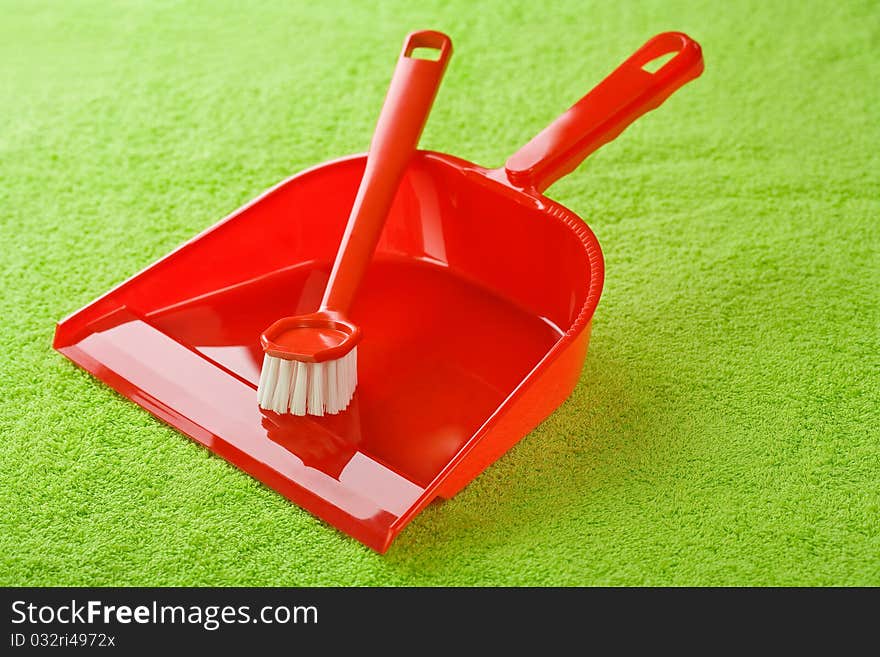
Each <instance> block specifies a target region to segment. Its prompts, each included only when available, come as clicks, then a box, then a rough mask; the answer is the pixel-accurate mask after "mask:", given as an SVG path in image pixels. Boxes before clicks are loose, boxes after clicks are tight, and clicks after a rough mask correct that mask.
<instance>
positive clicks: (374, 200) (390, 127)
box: [260, 30, 452, 362]
mask: <svg viewBox="0 0 880 657" xmlns="http://www.w3.org/2000/svg"><path fill="white" fill-rule="evenodd" d="M417 48H430V49H434V50H437V51H438V55H437V59H436V60H431V59H421V58H415V57H413V54H414V51H415V50H416V49H417ZM451 56H452V41H451V40H450V38H449V37H448V36H446V35H445V34H443V33H442V32H435V31H431V30H424V31H420V32H412V33H411V34H409V35H407V37H406V39H404V41H403V50H401V52H400V57H398V60H397V65H396V66H395V68H394V74H393V75H392V76H391V85H390V86H389V88H388V93H387V94H386V95H385V102H384V103H383V104H382V111H381V112H380V114H379V120H378V121H377V122H376V129H375V131H374V132H373V139H372V141H371V143H370V151H369V153H367V163H366V165H365V167H364V174H363V177H362V178H361V183H360V186H359V187H358V191H357V194H356V195H355V198H354V204H353V205H352V208H351V212H350V213H349V216H348V222H347V223H346V225H345V231H344V232H343V234H342V242H341V243H340V245H339V250H338V251H337V253H336V259H335V260H334V262H333V267H332V269H331V270H330V278H329V280H328V281H327V288H326V289H325V290H324V297H323V299H322V300H321V307H320V309H319V312H315V313H308V314H307V315H298V316H296V317H285V318H282V319H279V320H277V321H276V322H274V323H273V324H272V326H270V327H269V328H268V329H267V330H266V331H265V332H264V333H263V335H262V336H261V338H260V341H261V343H262V345H263V349H264V350H265V351H266V353H267V354H269V355H270V356H274V357H276V358H286V359H288V360H294V359H295V360H299V361H308V362H322V361H326V360H331V359H338V358H340V357H342V356H344V355H345V354H346V353H348V352H349V351H351V349H352V348H353V347H354V346H355V345H357V343H358V342H359V341H360V330H359V329H358V328H357V327H356V326H354V325H352V324H351V322H349V321H348V320H347V319H346V316H347V313H348V310H349V308H350V306H351V303H352V301H353V300H354V296H355V294H356V293H357V290H358V288H359V287H360V285H361V281H362V280H363V277H364V273H365V272H366V270H367V267H368V266H369V264H370V261H371V260H372V259H373V253H374V251H375V249H376V243H377V242H378V241H379V236H380V235H381V234H382V228H383V226H384V225H385V219H386V217H387V216H388V210H389V209H390V208H391V202H392V201H393V200H394V196H395V194H396V193H397V189H398V187H399V186H400V180H401V178H402V177H403V174H404V172H405V171H406V168H407V166H408V165H409V161H410V159H412V157H413V155H414V154H415V152H416V146H418V143H419V137H421V134H422V130H423V129H424V127H425V123H426V122H427V120H428V115H429V114H430V112H431V106H432V105H433V104H434V98H435V97H436V96H437V91H438V89H439V88H440V81H441V80H442V79H443V73H444V72H445V71H446V66H447V64H448V63H449V58H450V57H451Z"/></svg>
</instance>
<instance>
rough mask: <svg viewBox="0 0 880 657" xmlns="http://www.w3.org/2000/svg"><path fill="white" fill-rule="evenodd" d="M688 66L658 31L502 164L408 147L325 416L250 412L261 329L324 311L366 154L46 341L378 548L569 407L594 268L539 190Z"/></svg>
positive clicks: (246, 215)
mask: <svg viewBox="0 0 880 657" xmlns="http://www.w3.org/2000/svg"><path fill="white" fill-rule="evenodd" d="M670 53H674V56H673V57H672V59H670V60H669V61H668V62H667V63H666V64H664V65H663V66H662V67H661V68H660V69H659V70H657V71H655V72H653V73H651V72H648V70H646V66H647V65H648V64H649V63H650V62H653V61H654V60H656V59H657V58H659V57H661V56H663V55H668V54H670ZM702 68H703V64H702V58H701V54H700V48H699V46H698V45H697V43H696V42H694V41H692V40H691V39H690V38H688V37H687V36H685V35H684V34H680V33H666V34H661V35H659V36H657V37H654V38H653V39H651V40H650V41H649V42H648V43H647V44H645V45H644V46H643V47H642V48H640V49H639V50H638V51H637V52H636V53H635V54H634V55H633V56H632V57H630V58H629V59H628V60H626V62H624V63H623V64H622V65H621V66H620V67H619V68H618V69H617V70H616V71H614V73H612V74H611V75H610V76H609V77H608V78H606V79H605V80H604V81H603V82H602V83H601V84H600V85H599V86H598V87H596V88H595V89H594V90H593V91H591V92H590V93H589V94H587V95H586V96H585V97H584V98H582V99H581V100H580V101H579V102H578V103H577V104H575V105H574V106H573V107H572V108H571V109H569V110H568V111H567V112H566V113H565V114H563V115H562V116H561V117H560V118H559V119H557V120H556V121H555V122H554V123H553V124H552V125H551V126H549V127H548V128H547V129H546V130H544V131H543V132H541V133H540V134H539V135H538V136H537V137H535V138H534V139H533V140H532V141H531V142H529V143H528V144H527V145H526V146H524V147H523V148H522V149H520V150H519V151H518V152H517V153H515V154H514V155H513V156H512V157H511V158H510V159H509V160H508V161H507V164H506V166H505V167H503V168H500V169H492V170H489V169H484V168H482V167H479V166H477V165H474V164H471V163H469V162H465V161H463V160H460V159H457V158H455V157H451V156H449V155H444V154H441V153H433V152H426V151H419V152H418V154H417V155H416V156H415V157H414V158H413V160H412V161H411V163H410V166H409V168H408V170H407V172H406V174H405V177H404V179H403V182H402V184H401V187H400V189H399V191H398V194H397V197H396V199H395V202H394V205H393V207H392V210H391V213H390V215H389V217H388V220H387V223H386V226H385V229H384V233H383V234H382V238H381V240H380V242H379V246H378V248H377V250H376V254H375V257H374V260H373V262H372V264H371V266H370V269H369V270H368V273H367V275H366V279H365V280H364V282H363V285H362V288H361V291H360V293H359V296H358V298H357V300H356V301H355V303H354V306H353V307H352V309H351V318H352V320H353V321H354V322H356V323H357V324H358V325H359V326H360V327H361V328H362V330H363V341H362V342H361V345H360V347H359V359H360V360H359V381H360V382H359V385H358V390H357V393H356V394H355V398H354V400H353V402H352V405H351V406H350V407H349V409H348V410H346V411H344V412H342V413H339V414H338V415H335V416H327V417H313V416H306V417H297V416H290V415H287V416H279V415H276V414H274V413H261V411H260V409H259V408H258V406H257V401H256V387H257V382H258V380H259V377H260V364H261V361H262V357H263V353H262V349H261V346H260V341H259V338H260V333H261V331H262V330H263V329H264V328H265V327H266V326H268V325H269V324H271V323H272V321H274V320H275V319H277V318H279V317H284V316H286V315H292V314H299V313H304V312H309V311H311V310H314V309H315V308H316V307H317V305H318V302H319V301H320V298H321V294H322V292H323V290H324V286H325V283H326V282H327V277H328V274H329V269H330V264H331V262H332V260H333V256H334V254H335V252H336V249H337V247H338V245H339V240H340V238H341V235H342V231H343V228H344V225H345V222H346V218H347V216H348V212H349V209H350V208H351V205H352V202H353V200H354V194H355V191H356V190H357V187H358V183H359V181H360V178H361V174H362V172H363V168H364V162H365V157H364V156H362V155H357V156H352V157H348V158H344V159H341V160H336V161H334V162H330V163H327V164H324V165H321V166H319V167H315V168H313V169H309V170H307V171H304V172H302V173H300V174H298V175H296V176H294V177H292V178H290V179H288V180H286V181H284V182H282V183H281V184H280V185H278V186H277V187H275V188H273V189H271V190H270V191H268V192H266V193H265V194H264V195H263V196H261V197H259V198H258V199H256V200H255V201H253V202H252V203H250V204H248V205H246V206H245V207H243V208H241V209H239V210H237V211H236V212H234V213H233V214H232V215H230V216H229V217H227V218H226V219H224V220H223V221H221V222H220V223H218V224H217V225H215V226H213V227H212V228H210V229H208V230H207V231H205V232H204V233H202V234H201V235H199V236H198V237H196V238H194V239H193V240H191V241H190V242H188V243H187V244H185V245H183V246H182V247H180V248H179V249H177V250H176V251H174V252H173V253H171V254H170V255H168V256H166V257H165V258H163V259H162V260H160V261H159V262H157V263H155V264H153V265H152V266H150V267H148V268H147V269H145V270H144V271H142V272H141V273H139V274H138V275H136V276H135V277H134V278H132V279H130V280H128V281H126V282H125V283H123V284H121V285H119V286H118V287H116V288H115V289H113V290H111V291H110V292H108V293H107V294H105V295H104V296H103V297H101V298H99V299H97V300H96V301H94V302H93V303H91V304H89V305H88V306H86V307H85V308H83V309H82V310H80V311H78V312H76V313H75V314H73V315H72V316H70V317H68V318H67V319H65V320H63V321H62V322H61V323H60V324H59V325H58V328H57V330H56V333H55V342H54V346H55V348H56V349H58V350H59V351H60V352H61V353H63V354H64V355H65V356H67V357H68V358H70V359H71V360H72V361H74V362H75V363H77V364H78V365H80V366H81V367H83V368H85V369H86V370H88V371H89V372H92V373H93V374H94V375H95V376H97V377H98V378H100V379H101V380H103V381H104V382H106V383H107V384H109V385H110V386H112V387H113V388H115V389H116V390H117V391H119V392H120V393H121V394H122V395H124V396H126V397H128V398H129V399H131V400H132V401H134V402H135V403H137V404H139V405H140V406H142V407H144V408H145V409H147V410H148V411H150V412H151V413H152V414H154V415H155V416H157V417H159V418H160V419H162V420H164V421H165V422H167V423H169V424H171V425H172V426H174V427H176V428H177V429H179V430H180V431H182V432H183V433H185V434H187V435H189V436H190V437H192V438H193V439H195V440H197V441H198V442H200V443H202V444H203V445H205V446H206V447H208V448H209V449H210V450H211V451H213V452H215V453H216V454H219V455H220V456H222V457H223V458H225V459H227V460H228V461H230V462H232V463H234V464H235V465H237V466H238V467H240V468H241V469H243V470H245V471H246V472H249V473H251V474H252V475H253V476H255V477H257V478H258V479H259V480H260V481H262V482H264V483H265V484H266V485H268V486H271V487H272V488H274V489H275V490H277V491H278V492H280V493H281V494H282V495H284V496H286V497H288V498H289V499H291V500H293V501H294V502H296V503H297V504H299V505H301V506H302V507H304V508H306V509H308V510H309V511H311V512H312V513H314V514H315V515H317V516H319V517H321V518H323V519H324V520H326V521H327V522H329V523H331V524H333V525H334V526H336V527H338V528H339V529H341V530H342V531H344V532H346V533H348V534H350V535H351V536H353V537H355V538H357V539H358V540H360V541H362V542H364V543H365V544H367V545H369V546H370V547H372V548H374V549H376V550H379V551H385V550H386V549H387V548H388V546H389V544H390V543H391V541H392V540H393V539H394V537H395V536H396V535H397V534H398V532H400V530H401V529H402V528H403V527H404V526H405V525H406V524H407V523H408V522H409V521H410V520H412V518H413V517H414V516H415V515H416V514H417V513H418V512H419V511H420V510H421V509H422V508H424V507H425V505H427V504H428V503H429V502H430V501H431V500H433V499H434V498H436V497H437V496H440V497H444V498H449V497H451V496H452V495H454V494H455V493H457V492H458V491H459V490H461V488H462V487H464V486H465V485H466V484H467V483H468V482H469V481H470V480H471V479H473V478H474V477H475V476H476V475H477V474H479V473H480V472H481V471H482V470H484V469H485V468H486V467H487V466H488V465H489V464H491V463H492V462H493V461H494V460H495V459H497V458H498V457H499V456H500V455H501V454H503V453H504V452H505V451H506V450H507V449H509V448H510V447H511V446H512V445H513V444H514V443H516V442H517V441H518V440H519V439H520V438H521V437H522V436H524V435H525V434H526V433H528V432H529V431H530V430H531V429H533V428H534V427H535V426H536V425H537V424H538V423H540V422H541V421H542V420H543V419H544V418H546V417H547V416H548V415H549V414H550V413H551V412H553V410H554V409H555V408H556V407H557V406H558V405H559V404H561V403H562V401H563V400H565V398H566V397H567V396H568V395H569V394H570V393H571V391H572V389H573V388H574V386H575V384H576V382H577V380H578V378H579V376H580V372H581V368H582V365H583V361H584V358H585V356H586V351H587V343H588V340H589V333H590V321H591V319H592V316H593V312H594V310H595V308H596V304H597V303H598V300H599V295H600V293H601V291H602V282H603V271H604V270H603V262H602V254H601V251H600V248H599V244H598V242H597V241H596V238H595V236H594V235H593V233H592V232H591V231H590V229H589V228H587V226H586V225H585V224H584V223H583V222H582V221H581V220H580V219H578V217H576V216H575V215H573V214H572V213H571V212H570V211H568V210H566V209H565V208H563V207H562V206H560V205H559V204H557V203H555V202H554V201H551V200H549V199H548V198H546V197H545V196H543V194H542V192H543V191H544V190H545V189H546V188H547V187H548V186H550V185H551V184H552V183H553V182H554V181H555V180H557V179H558V178H560V177H561V176H563V175H565V174H566V173H568V172H569V171H571V170H573V169H574V168H575V167H576V166H577V165H578V163H579V162H581V161H582V160H583V159H584V158H585V157H586V156H587V155H589V154H590V153H591V152H593V151H594V150H596V149H597V148H598V147H599V146H601V145H602V144H604V143H606V142H608V141H609V140H611V139H613V138H614V137H615V136H616V135H618V134H619V133H620V132H621V131H622V130H623V129H624V128H625V127H626V126H627V125H629V124H630V123H631V122H632V121H634V120H635V119H636V118H637V117H639V116H640V115H642V114H644V113H645V112H646V111H648V110H650V109H653V108H655V107H657V106H658V105H659V104H660V103H662V102H663V101H664V100H665V99H666V98H667V97H668V96H669V95H670V94H671V93H672V92H673V91H675V90H676V89H677V88H679V87H680V86H682V85H683V84H685V83H686V82H688V81H689V80H692V79H694V78H695V77H697V76H699V75H700V73H701V72H702ZM269 235H271V236H272V239H271V240H267V238H266V236H269Z"/></svg>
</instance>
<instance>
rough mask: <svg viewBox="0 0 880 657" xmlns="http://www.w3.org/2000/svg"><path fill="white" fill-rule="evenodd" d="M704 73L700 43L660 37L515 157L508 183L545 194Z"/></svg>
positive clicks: (675, 36) (678, 34) (685, 37)
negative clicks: (657, 62)
mask: <svg viewBox="0 0 880 657" xmlns="http://www.w3.org/2000/svg"><path fill="white" fill-rule="evenodd" d="M671 53H674V55H675V56H674V57H673V58H672V59H670V60H669V61H668V62H666V63H665V64H663V65H662V66H661V67H660V68H659V69H657V70H656V71H653V72H652V71H651V70H650V67H649V65H650V64H651V62H654V61H655V60H657V59H659V58H660V57H663V56H664V55H669V54H671ZM702 72H703V55H702V53H701V50H700V45H699V44H698V43H697V42H696V41H694V40H693V39H691V38H690V37H689V36H688V35H686V34H682V33H681V32H664V33H663V34H658V35H657V36H655V37H654V38H652V39H651V40H650V41H648V42H647V43H646V44H645V45H643V46H642V47H641V48H639V49H638V50H637V51H636V52H635V53H633V55H632V56H631V57H630V58H629V59H627V60H626V61H625V62H623V64H621V65H620V66H619V67H618V68H617V69H616V70H615V71H614V72H613V73H611V75H609V76H608V77H607V78H605V79H604V80H602V82H600V83H599V85H598V86H597V87H596V88H595V89H593V90H592V91H590V92H589V93H588V94H587V95H586V96H584V97H583V98H581V99H580V100H579V101H578V102H577V103H575V104H574V105H572V107H571V108H570V109H569V110H568V111H567V112H565V114H563V115H562V116H560V117H559V118H558V119H556V120H555V121H554V122H553V123H551V124H550V125H549V126H547V127H546V128H545V129H544V130H542V131H541V132H540V133H539V134H538V135H537V136H535V137H534V138H533V139H532V140H531V141H530V142H529V143H528V144H526V145H525V146H523V147H522V148H520V149H519V150H518V151H517V152H516V153H514V154H513V155H511V156H510V158H509V159H508V160H507V162H506V163H505V165H504V168H505V170H506V172H507V178H508V180H510V182H511V183H513V184H514V185H516V186H517V187H520V188H523V189H528V190H534V191H537V192H543V191H544V190H545V189H547V188H548V187H549V186H550V185H552V184H553V183H554V182H556V181H557V180H559V179H560V178H562V177H563V176H564V175H565V174H567V173H569V172H571V171H573V170H574V169H575V168H576V167H577V166H578V165H579V164H580V163H581V162H583V161H584V159H586V158H587V156H589V155H590V154H591V153H593V152H594V151H596V150H597V149H598V148H599V147H600V146H602V145H603V144H607V143H608V142H609V141H611V140H612V139H614V138H615V137H617V135H619V134H620V133H621V132H623V130H624V129H625V128H626V127H627V126H628V125H630V124H631V123H632V122H633V121H635V120H636V119H637V118H639V117H640V116H641V115H642V114H644V113H645V112H648V111H649V110H652V109H654V108H656V107H658V106H659V105H660V104H661V103H663V101H664V100H666V99H667V98H668V97H669V96H670V95H671V94H672V92H674V91H675V90H676V89H678V88H679V87H681V86H682V85H684V84H685V83H687V82H690V81H691V80H693V79H694V78H696V77H699V75H700V73H702Z"/></svg>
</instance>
